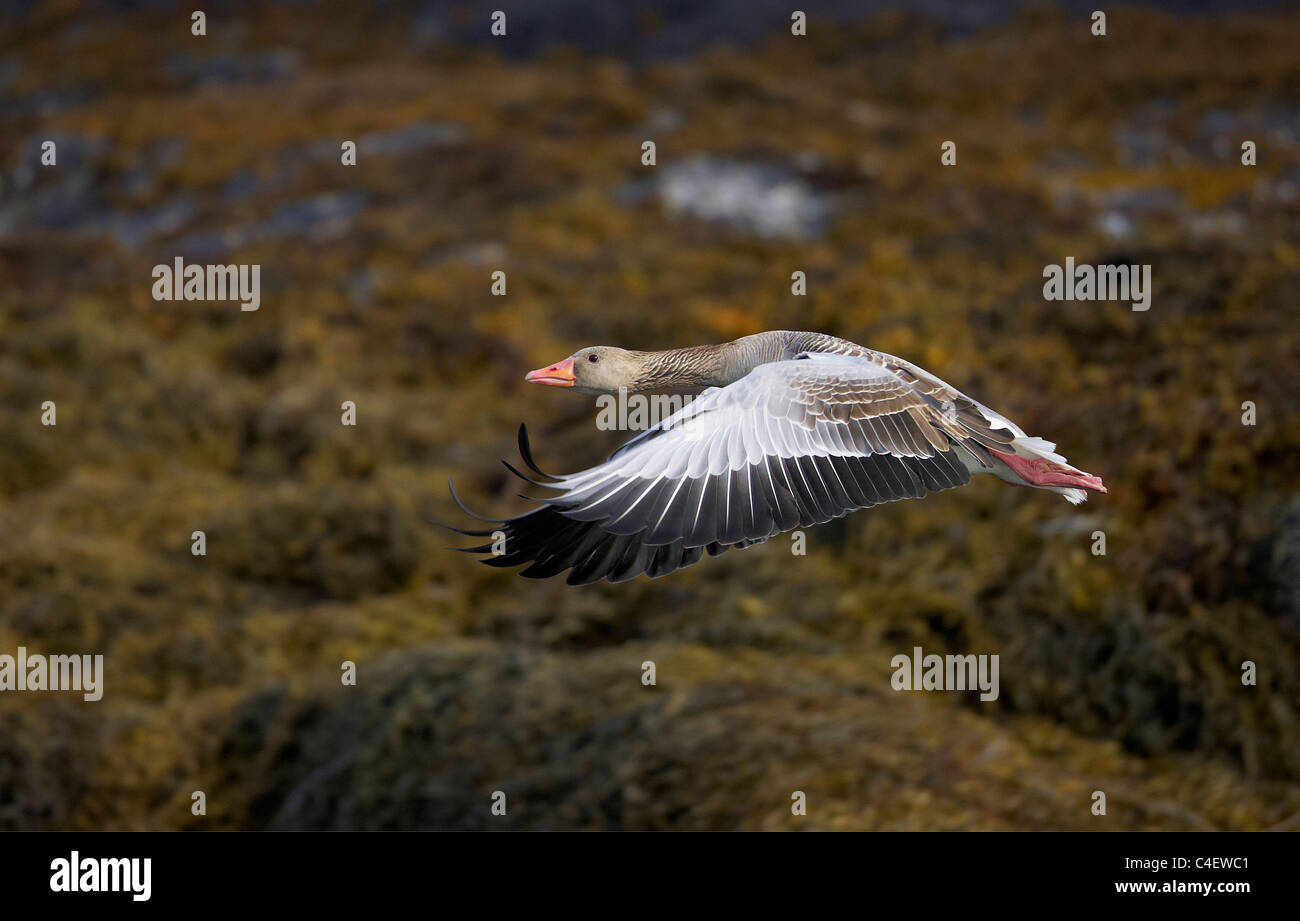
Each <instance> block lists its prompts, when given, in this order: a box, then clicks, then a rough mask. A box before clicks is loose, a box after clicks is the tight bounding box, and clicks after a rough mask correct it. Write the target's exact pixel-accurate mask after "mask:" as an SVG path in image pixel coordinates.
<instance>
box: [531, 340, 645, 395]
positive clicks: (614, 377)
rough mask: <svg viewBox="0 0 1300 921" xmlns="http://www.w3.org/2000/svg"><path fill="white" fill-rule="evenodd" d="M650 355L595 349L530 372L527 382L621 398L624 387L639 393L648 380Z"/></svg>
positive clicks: (579, 350) (592, 346)
mask: <svg viewBox="0 0 1300 921" xmlns="http://www.w3.org/2000/svg"><path fill="white" fill-rule="evenodd" d="M650 354H651V353H647V352H630V351H628V350H627V349H620V348H617V347H616V346H612V345H591V346H587V347H586V348H583V349H578V351H576V352H574V353H573V354H572V355H570V356H569V357H568V358H565V359H563V360H561V361H557V362H556V363H555V364H553V365H547V366H546V367H545V368H538V369H537V370H536V371H529V372H528V373H527V374H526V375H524V380H526V381H528V382H529V383H532V384H545V385H546V386H547V387H569V388H572V389H573V390H576V391H577V392H578V393H611V394H617V393H618V391H619V388H620V387H623V388H627V390H628V391H635V390H637V389H638V386H639V383H638V382H639V381H641V380H642V379H643V378H644V376H645V372H646V370H647V368H648V365H649V362H648V361H647V359H648V358H649V356H650Z"/></svg>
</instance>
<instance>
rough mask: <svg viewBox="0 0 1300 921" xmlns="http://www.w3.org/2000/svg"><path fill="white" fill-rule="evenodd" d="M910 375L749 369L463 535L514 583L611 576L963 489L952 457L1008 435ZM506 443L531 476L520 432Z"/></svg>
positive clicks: (839, 364) (962, 467)
mask: <svg viewBox="0 0 1300 921" xmlns="http://www.w3.org/2000/svg"><path fill="white" fill-rule="evenodd" d="M912 370H917V371H919V369H912V368H911V366H902V367H900V368H898V369H892V368H890V367H888V366H887V365H886V364H885V363H884V362H883V361H881V360H880V358H878V357H876V356H849V355H831V354H824V353H809V354H805V355H800V356H798V357H796V358H794V359H790V360H787V361H778V362H771V363H768V364H764V365H760V366H758V367H757V368H755V369H754V370H753V371H752V372H751V373H750V374H748V375H747V376H746V377H744V378H742V379H741V380H739V381H736V382H735V383H733V384H731V385H729V386H727V387H722V388H714V389H710V390H706V391H705V392H704V393H702V394H700V396H699V397H697V398H696V399H695V400H693V401H692V402H691V403H689V404H687V405H686V406H685V407H684V408H683V409H681V410H680V411H678V412H676V413H674V414H673V415H672V416H670V417H669V418H667V419H665V420H664V421H663V422H661V423H660V424H659V425H657V426H655V427H653V428H651V429H649V430H647V431H646V432H643V433H641V434H640V435H638V436H637V437H635V438H633V439H631V440H630V441H628V442H627V443H626V444H624V445H623V446H622V447H621V448H619V449H618V450H617V451H616V452H614V454H613V455H611V456H610V458H609V459H608V460H607V461H606V462H605V463H603V464H600V465H598V466H596V467H592V468H590V469H588V470H583V471H581V472H579V473H574V474H570V475H568V476H561V477H555V478H552V479H553V480H554V481H553V482H551V483H545V484H540V483H539V484H537V485H544V486H546V487H548V488H550V489H553V490H556V491H557V494H556V495H554V496H551V497H548V498H544V499H541V500H539V501H541V502H543V503H544V507H543V508H540V509H535V510H534V511H532V512H529V513H527V514H525V515H522V516H519V517H518V518H513V519H506V520H502V521H500V522H499V524H500V527H499V528H498V529H495V531H494V530H486V531H477V532H465V533H475V534H481V535H484V536H487V535H491V534H493V533H495V532H496V531H501V532H503V533H504V535H505V553H504V554H502V555H500V556H496V557H491V558H489V559H486V560H485V561H484V562H487V563H489V564H492V565H498V566H508V565H513V564H518V563H524V562H532V563H533V565H532V566H531V567H529V569H527V570H525V571H524V572H523V575H526V576H539V577H540V576H549V575H554V574H556V573H557V572H560V571H563V570H564V569H570V568H571V569H573V572H571V573H570V576H569V581H570V582H588V581H596V580H598V579H601V578H609V579H610V580H611V581H618V580H621V579H625V578H632V577H633V576H635V575H638V574H639V573H641V572H647V573H649V574H650V575H652V576H655V575H662V574H664V573H665V572H670V571H672V570H673V569H676V568H680V567H681V566H685V565H689V564H690V563H692V562H695V560H697V559H699V558H700V556H702V555H703V553H704V552H709V553H712V554H717V553H721V552H723V551H725V550H727V549H729V548H731V547H736V546H748V545H750V544H753V543H758V542H761V541H764V540H766V539H767V538H769V537H772V536H773V535H775V534H779V533H781V532H782V531H787V530H789V529H791V528H795V527H807V526H810V525H814V524H818V523H820V522H824V521H828V520H830V519H831V518H838V517H840V516H842V515H845V514H847V513H848V512H850V511H853V510H855V509H860V508H868V507H870V506H873V505H879V504H880V503H882V502H890V501H893V500H895V499H905V498H917V497H920V496H924V495H925V494H926V491H927V490H929V491H936V492H937V491H938V490H942V489H949V488H951V487H954V486H960V485H962V484H964V483H966V482H968V481H969V479H970V470H969V469H968V465H967V462H966V458H975V462H980V461H982V460H983V459H985V458H987V449H990V448H992V449H999V448H1004V447H1005V445H1006V444H1007V443H1009V442H1010V441H1011V440H1012V438H1014V437H1015V436H1016V434H1017V433H1018V430H1015V431H1012V430H1008V429H1004V428H1001V427H1000V423H1001V421H1003V420H1001V417H996V418H995V419H990V418H989V415H990V414H989V413H986V412H985V411H983V410H984V407H982V406H980V405H979V404H977V403H975V402H974V401H972V400H969V399H968V398H966V397H964V396H962V395H961V394H960V393H958V392H957V391H955V390H952V389H951V388H948V387H947V385H946V384H943V382H942V381H939V380H938V379H937V378H932V377H929V376H928V375H927V376H926V377H925V378H918V377H917V376H915V375H913V374H911V373H910V372H911V371H912ZM921 373H924V372H921ZM909 378H910V380H909ZM992 415H996V414H992ZM1008 424H1009V423H1008ZM521 448H522V449H523V450H524V451H525V459H526V460H528V461H529V462H530V466H533V465H532V464H531V458H530V457H529V456H528V454H527V446H526V442H523V441H522V432H521ZM959 452H964V453H962V454H959ZM512 469H513V468H512ZM534 470H536V468H535V466H534ZM539 472H540V471H539ZM543 476H545V474H543ZM467 511H468V510H467ZM491 546H492V545H491V544H488V545H485V546H484V547H475V548H472V551H474V552H488V551H490V549H491Z"/></svg>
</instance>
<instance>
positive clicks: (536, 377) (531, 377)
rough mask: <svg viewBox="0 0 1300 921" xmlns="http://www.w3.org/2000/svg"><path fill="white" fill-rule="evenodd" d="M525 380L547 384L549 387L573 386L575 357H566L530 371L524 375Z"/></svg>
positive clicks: (531, 382)
mask: <svg viewBox="0 0 1300 921" xmlns="http://www.w3.org/2000/svg"><path fill="white" fill-rule="evenodd" d="M524 380H526V381H528V382H529V383H530V384H545V385H546V386H548V387H572V386H573V359H572V358H566V359H564V361H557V362H556V363H555V364H553V365H547V366H546V367H545V368H538V369H537V370H536V371H529V372H528V373H527V374H525V375H524Z"/></svg>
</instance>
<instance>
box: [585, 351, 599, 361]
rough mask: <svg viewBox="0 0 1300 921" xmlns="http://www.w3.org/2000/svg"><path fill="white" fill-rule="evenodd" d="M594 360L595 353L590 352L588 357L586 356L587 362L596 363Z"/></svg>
mask: <svg viewBox="0 0 1300 921" xmlns="http://www.w3.org/2000/svg"><path fill="white" fill-rule="evenodd" d="M596 360H597V359H596V353H595V352H592V353H591V354H590V355H588V356H587V361H596Z"/></svg>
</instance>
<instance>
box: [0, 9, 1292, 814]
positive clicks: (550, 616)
mask: <svg viewBox="0 0 1300 921" xmlns="http://www.w3.org/2000/svg"><path fill="white" fill-rule="evenodd" d="M1093 5H1094V4H1091V3H1087V4H1083V3H1077V2H1071V3H1067V4H1065V5H1057V4H1051V3H1028V4H1016V3H1010V2H1000V0H985V2H978V3H968V2H956V0H952V2H943V0H933V2H927V3H923V4H908V5H906V8H905V7H904V5H902V4H889V3H878V2H867V3H848V2H843V3H825V4H816V3H804V2H800V3H799V4H797V6H798V7H800V8H802V9H804V10H805V11H806V12H807V13H808V16H809V22H808V29H807V32H808V34H807V36H806V37H802V38H795V37H793V36H792V35H791V34H790V28H789V25H790V14H791V8H792V6H796V4H791V3H785V4H778V3H773V2H766V0H764V2H741V0H716V2H698V3H677V2H664V3H658V4H655V3H644V4H630V3H629V4H580V3H569V2H541V0H529V2H519V0H512V2H508V3H507V2H506V0H492V2H488V3H420V2H414V0H412V2H400V0H392V2H383V0H370V2H348V3H341V2H340V3H335V4H328V5H321V4H309V3H256V2H253V3H240V4H225V3H211V4H207V5H206V6H205V7H204V9H205V12H206V15H207V35H206V37H201V38H200V37H195V36H193V35H191V33H190V24H191V21H190V13H191V10H192V9H193V8H194V7H195V4H188V5H182V4H179V3H171V2H116V3H89V2H88V3H77V2H73V0H67V2H57V0H52V2H30V3H23V2H19V3H11V4H6V5H5V9H6V12H5V13H4V14H3V19H2V20H0V136H2V137H3V138H4V143H3V144H2V145H0V157H2V159H0V273H2V277H3V280H4V283H3V284H2V285H0V433H2V434H0V652H4V653H7V654H10V655H12V654H14V653H15V651H16V647H18V646H19V645H25V646H26V647H27V648H28V650H29V651H31V652H48V653H51V654H54V653H90V654H95V653H102V654H103V655H104V656H105V669H106V677H105V682H104V697H103V699H102V700H101V701H100V702H98V703H88V702H85V701H83V700H82V699H81V697H80V695H78V694H72V693H44V694H40V693H6V694H3V695H0V828H5V829H68V828H72V829H102V828H125V829H173V828H182V829H211V828H224V829H268V828H271V829H306V828H331V829H355V828H367V829H370V828H402V829H407V828H410V829H414V828H528V829H565V828H591V829H734V828H739V829H784V828H816V829H1118V828H1136V829H1142V828H1166V829H1212V828H1213V829H1263V828H1279V829H1283V828H1284V829H1294V828H1297V827H1298V826H1300V667H1298V666H1300V656H1298V655H1297V653H1298V652H1300V453H1298V452H1297V448H1298V447H1300V417H1298V415H1297V412H1296V404H1297V396H1298V395H1300V393H1298V389H1297V384H1296V369H1297V365H1298V364H1300V348H1298V347H1297V343H1296V338H1295V336H1294V329H1295V325H1296V319H1297V299H1298V298H1300V105H1298V102H1300V56H1297V55H1296V49H1297V48H1298V47H1300V11H1297V10H1296V9H1295V8H1294V7H1292V8H1291V9H1289V10H1274V9H1272V8H1271V7H1270V5H1269V4H1264V3H1259V4H1242V5H1240V7H1239V9H1238V10H1236V11H1235V12H1231V13H1225V12H1223V10H1222V9H1221V5H1218V4H1208V3H1205V4H1198V3H1183V4H1176V5H1172V6H1163V7H1161V6H1155V5H1145V6H1109V5H1108V6H1107V7H1106V12H1107V14H1108V20H1107V35H1106V37H1104V38H1096V37H1093V36H1092V35H1091V34H1090V30H1089V20H1088V14H1089V12H1090V10H1091V8H1092V6H1093ZM494 9H503V10H504V11H505V12H506V14H507V17H508V18H507V36H506V37H504V38H493V37H491V35H490V32H489V28H490V17H491V13H492V11H493V10H494ZM1210 14H1213V15H1210ZM44 140H54V141H56V143H57V153H58V162H57V166H55V167H43V166H41V165H40V148H41V143H42V141H44ZM344 140H353V141H355V142H356V144H357V147H358V163H357V165H356V166H355V167H344V166H342V165H340V144H341V143H342V142H343V141H344ZM646 140H653V141H655V142H656V144H657V148H658V150H657V153H658V165H656V166H654V167H645V166H642V165H641V145H642V142H643V141H646ZM946 140H952V141H955V142H956V144H957V151H958V165H957V166H956V167H954V168H942V167H940V165H939V152H940V150H939V148H940V144H941V143H942V142H944V141H946ZM1243 140H1253V141H1254V142H1255V143H1256V144H1257V146H1258V165H1257V166H1255V167H1247V166H1243V165H1241V162H1240V145H1241V142H1242V141H1243ZM176 256H182V257H184V258H185V259H186V260H187V261H191V262H200V263H259V264H260V265H261V266H262V270H261V271H262V275H261V282H262V302H261V309H260V310H259V311H257V312H255V313H244V312H241V311H240V310H239V306H238V304H236V303H234V302H225V303H221V302H209V303H195V302H188V303H187V302H183V301H181V302H158V301H154V300H153V299H152V297H151V286H152V283H153V279H152V276H151V270H152V267H153V266H154V265H155V264H158V263H164V264H170V263H171V262H172V260H173V259H174V258H175V257H176ZM1067 256H1073V257H1074V258H1075V260H1076V261H1078V262H1079V263H1092V264H1096V263H1109V262H1118V263H1128V262H1134V263H1139V264H1141V263H1146V264H1150V265H1152V266H1153V269H1152V276H1153V281H1154V292H1153V295H1152V302H1151V308H1150V310H1149V311H1148V312H1145V313H1138V312H1133V311H1132V310H1130V308H1129V306H1128V305H1127V304H1126V303H1092V302H1047V301H1045V300H1044V299H1043V296H1042V285H1043V279H1042V271H1043V267H1044V266H1045V265H1048V264H1056V263H1062V262H1064V260H1065V258H1066V257H1067ZM497 270H502V271H505V272H506V273H507V276H508V295H507V296H505V297H493V296H492V295H491V293H490V275H491V273H492V272H494V271H497ZM795 270H802V271H804V272H806V273H807V277H808V295H807V296H806V297H796V296H793V295H792V294H791V290H790V276H791V272H793V271H795ZM776 328H789V329H808V330H820V331H824V332H828V333H833V334H837V335H841V336H845V337H847V338H850V339H853V340H855V341H858V342H861V343H864V344H866V345H869V346H871V347H874V348H877V349H881V350H884V351H887V352H891V353H894V354H897V355H900V356H902V357H905V358H907V359H910V360H912V361H915V362H918V363H920V364H921V365H923V366H924V367H927V368H929V369H930V370H932V371H934V372H935V373H937V374H939V375H940V376H941V377H943V378H945V379H946V380H948V381H950V382H951V383H952V384H954V385H955V386H957V387H959V388H960V389H962V390H964V391H966V392H967V393H969V394H971V395H972V396H974V397H975V398H977V399H980V400H982V401H984V402H986V403H988V404H990V405H991V406H993V407H995V408H997V409H998V410H1000V411H1002V412H1004V413H1005V414H1006V415H1008V416H1009V417H1011V418H1012V419H1014V420H1016V421H1017V422H1018V423H1019V424H1020V425H1021V426H1022V427H1024V428H1025V429H1026V430H1028V431H1029V432H1031V433H1033V434H1039V435H1043V436H1047V437H1048V438H1050V439H1051V440H1054V441H1059V442H1060V444H1061V450H1062V451H1063V452H1064V453H1065V454H1066V455H1067V456H1068V457H1069V458H1070V460H1071V461H1072V462H1074V463H1076V464H1077V465H1078V466H1080V467H1082V468H1083V469H1085V470H1088V471H1090V472H1093V473H1096V474H1099V475H1101V476H1103V477H1104V478H1105V481H1106V483H1107V485H1108V486H1109V489H1110V493H1109V494H1108V495H1106V496H1101V497H1097V498H1095V499H1094V500H1093V501H1090V502H1088V503H1087V504H1086V505H1083V506H1081V507H1079V508H1077V509H1075V508H1072V507H1070V506H1069V505H1067V504H1066V503H1065V502H1064V501H1062V500H1061V499H1060V498H1059V497H1058V496H1055V495H1051V494H1048V493H1044V492H1036V491H1028V490H1018V489H1008V488H1006V487H1005V486H1004V485H1002V484H1000V483H998V482H996V481H994V480H992V479H986V478H981V479H980V480H978V481H976V482H974V483H972V484H971V485H970V486H968V487H966V488H964V489H961V490H954V491H950V492H945V493H943V494H940V495H936V496H932V497H930V498H928V499H926V500H925V501H923V502H900V503H893V504H891V505H888V506H884V507H880V508H877V509H874V510H872V511H868V512H860V513H858V514H855V515H853V516H851V517H849V518H848V519H846V520H844V521H842V522H836V523H833V524H831V525H827V526H823V527H820V528H817V529H814V530H811V531H809V532H808V553H807V556H805V557H792V556H791V554H790V547H789V543H788V542H787V540H786V539H784V538H781V539H777V540H774V541H771V542H769V543H768V544H767V545H764V546H760V547H756V548H753V549H750V550H746V551H743V552H732V553H729V554H727V555H725V556H723V557H720V558H718V559H713V560H706V561H705V562H703V563H701V564H700V565H697V566H695V567H692V568H690V569H688V570H685V571H682V572H679V573H676V574H674V575H672V576H670V577H668V578H664V579H660V580H656V581H649V580H646V579H644V578H642V579H639V580H637V581H635V582H631V583H627V584H622V585H616V586H610V585H604V584H602V585H598V586H593V587H588V588H571V587H568V586H566V585H564V584H563V582H562V581H559V580H554V581H548V582H534V581H529V580H524V579H521V578H519V577H518V576H517V575H515V573H514V572H513V571H509V570H498V569H492V568H489V567H485V566H481V565H479V564H478V563H476V562H475V561H474V560H473V559H472V558H470V557H468V556H465V555H462V554H458V553H454V552H450V551H449V550H448V549H447V548H448V547H450V546H455V545H458V544H462V543H463V542H460V541H458V540H457V539H454V536H451V535H447V534H445V533H444V532H441V531H439V530H438V529H436V528H435V527H434V526H432V525H431V524H430V523H429V520H428V519H429V518H431V517H438V518H442V519H445V520H453V521H461V520H463V517H462V516H461V515H460V514H459V513H458V512H457V510H456V509H455V507H454V506H452V504H451V503H450V501H449V500H448V498H447V491H446V482H447V478H448V476H451V475H454V476H455V477H456V482H457V486H458V489H459V491H460V492H461V494H462V495H463V496H464V497H465V499H466V501H468V502H469V503H470V504H471V505H472V506H474V507H475V508H477V509H478V510H479V511H480V512H482V513H485V514H493V515H508V514H516V513H518V512H520V511H522V510H524V509H525V508H527V507H528V505H527V504H526V503H525V502H523V500H521V499H519V498H518V497H517V496H516V493H517V492H518V490H517V489H516V486H517V485H519V484H517V482H515V481H513V478H511V477H510V476H509V475H508V474H507V473H506V472H505V471H504V470H503V468H501V466H500V465H499V464H498V462H497V461H498V459H499V458H503V457H504V458H511V459H513V458H514V455H515V446H514V439H515V431H516V428H517V426H518V424H519V423H520V422H521V421H526V422H527V423H528V424H529V426H530V431H531V432H532V436H533V446H534V450H535V452H536V455H537V459H538V462H539V464H540V465H541V466H542V467H543V468H544V469H550V470H558V471H569V470H573V469H578V468H580V467H582V466H586V465H588V464H590V463H593V462H596V461H599V460H601V459H603V457H604V456H605V455H606V454H608V453H609V452H610V451H611V450H613V448H614V447H616V445H617V444H618V443H619V441H620V440H621V437H622V436H621V434H620V433H615V432H601V431H598V430H597V429H596V427H595V425H594V421H595V415H596V410H595V406H594V405H593V402H592V401H591V400H590V399H588V398H582V397H575V396H574V395H572V394H566V393H562V392H556V391H553V390H549V389H547V388H538V387H527V386H525V385H524V384H523V382H522V375H523V373H524V372H525V371H526V370H528V369H529V368H534V367H538V366H539V365H542V364H545V363H549V362H551V361H554V360H556V359H558V358H561V357H563V356H566V355H568V354H570V353H571V352H573V351H574V350H576V349H577V348H579V347H581V346H583V345H589V344H595V343H609V344H617V345H622V346H625V347H631V348H642V349H656V348H668V347H676V346H683V345H691V344H697V343H702V342H717V341H723V340H728V339H731V338H734V337H736V336H740V335H744V334H748V333H752V332H757V331H760V330H764V329H776ZM47 400H52V401H55V403H56V404H57V412H58V416H57V419H58V424H57V426H56V427H46V426H42V425H41V404H42V403H43V402H44V401H47ZM344 400H352V401H354V402H355V404H356V407H357V420H358V424H357V425H356V426H355V427H350V428H349V427H344V426H342V425H341V424H340V404H341V403H342V401H344ZM1245 401H1252V402H1253V403H1254V404H1255V405H1256V407H1257V424H1256V425H1254V426H1244V425H1243V424H1242V404H1243V402H1245ZM200 529H201V530H203V531H205V532H206V535H207V555H206V556H204V557H195V556H193V555H191V553H190V543H191V542H190V535H191V533H192V532H193V531H195V530H200ZM1097 530H1102V531H1104V532H1105V534H1106V539H1107V554H1106V555H1105V556H1094V555H1093V554H1092V553H1091V547H1092V544H1093V539H1092V536H1091V535H1092V534H1093V532H1094V531H1097ZM913 646H922V647H923V648H924V650H925V651H926V652H927V653H932V652H933V653H939V654H945V653H984V654H998V655H999V656H1000V666H1001V672H1000V682H1001V688H1000V691H1001V693H1000V696H999V697H998V699H997V701H996V702H995V703H979V702H978V700H977V698H976V697H975V696H974V695H964V694H944V693H930V694H918V693H900V692H896V691H893V690H892V689H891V688H890V683H889V679H890V676H891V674H892V669H891V667H890V660H891V658H892V657H893V656H894V655H896V654H899V653H910V651H911V649H912V647H913ZM345 660H351V661H353V662H356V663H357V668H358V684H357V686H356V687H343V686H342V685H341V683H340V663H342V662H343V661H345ZM647 660H652V661H654V662H655V663H656V666H657V673H658V674H657V677H658V684H657V686H656V687H653V688H646V687H643V686H642V684H641V664H642V663H643V662H645V661H647ZM1247 660H1249V661H1252V662H1254V663H1256V665H1257V668H1258V685H1257V686H1254V687H1249V686H1243V684H1242V681H1241V677H1240V676H1241V668H1242V663H1243V662H1244V661H1247ZM196 790H202V791H204V792H205V794H206V797H207V814H206V815H205V816H195V815H192V813H191V795H192V793H193V792H194V791H196ZM495 790H501V791H504V792H505V793H506V795H507V802H508V807H509V811H508V815H506V816H505V817H494V816H492V815H491V814H490V811H489V806H490V796H491V793H492V792H493V791H495ZM794 790H803V791H805V793H806V794H807V798H808V815H807V816H806V817H796V816H792V815H791V809H790V802H791V799H790V797H791V792H792V791H794ZM1094 790H1102V791H1104V792H1105V793H1106V795H1107V798H1108V802H1107V807H1108V808H1107V815H1106V816H1105V817H1098V816H1094V815H1092V813H1091V811H1090V807H1091V805H1092V799H1091V795H1092V791H1094Z"/></svg>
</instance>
